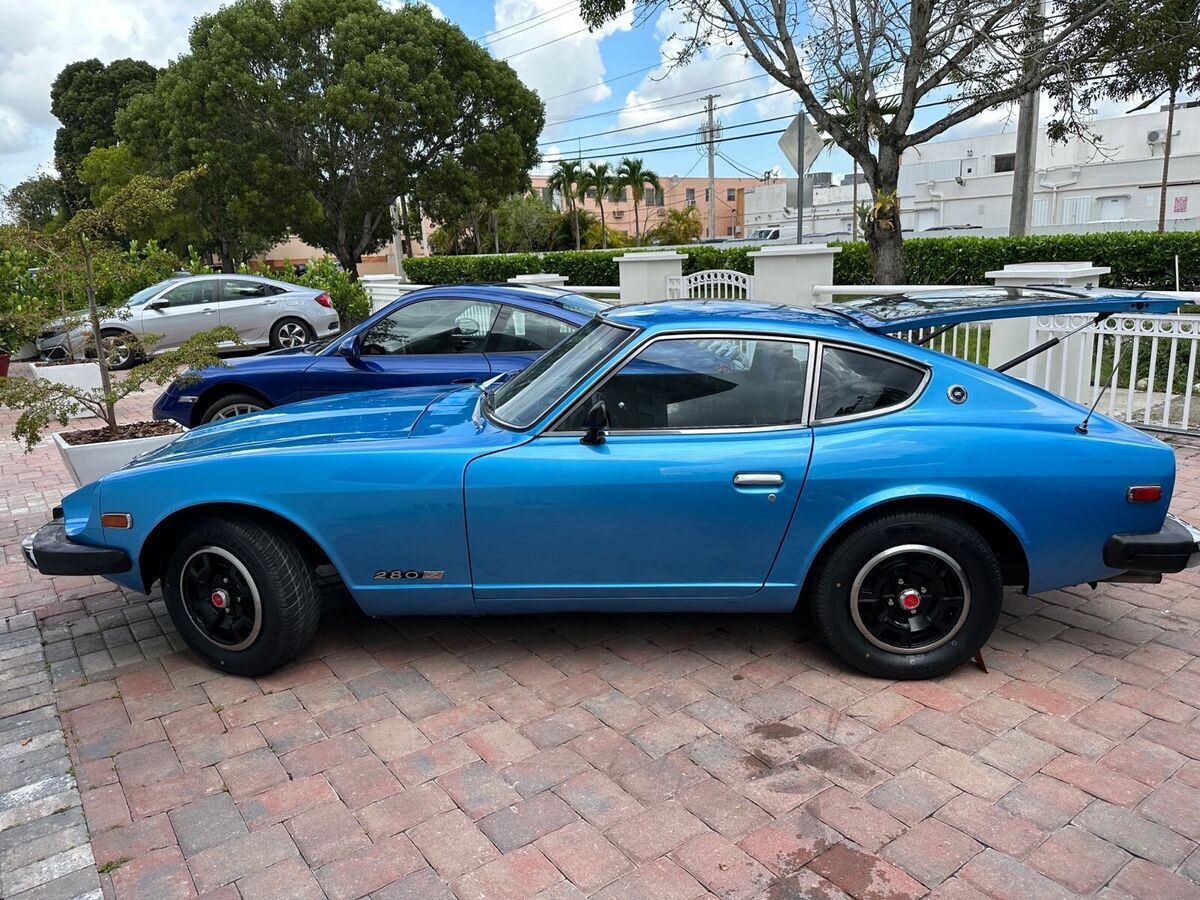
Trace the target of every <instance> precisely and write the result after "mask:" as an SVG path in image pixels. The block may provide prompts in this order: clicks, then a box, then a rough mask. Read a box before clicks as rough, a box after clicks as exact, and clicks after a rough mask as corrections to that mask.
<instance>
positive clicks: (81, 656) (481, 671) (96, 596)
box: [0, 401, 1200, 900]
mask: <svg viewBox="0 0 1200 900" xmlns="http://www.w3.org/2000/svg"><path fill="white" fill-rule="evenodd" d="M146 402H148V401H146ZM146 402H143V407H142V408H143V409H144V408H145V405H146ZM11 421H12V417H11V414H10V413H0V433H2V435H3V437H2V440H3V443H0V514H2V515H0V616H2V617H3V622H4V633H3V634H0V672H2V673H3V676H2V679H0V717H3V718H0V895H3V896H5V897H8V898H16V897H21V898H32V897H69V896H76V895H81V894H88V893H89V892H92V893H93V895H98V892H99V890H100V889H101V888H102V889H103V891H104V893H105V894H106V895H107V896H109V897H114V896H115V897H122V898H125V897H129V898H132V897H145V898H154V900H162V898H169V897H174V896H186V895H191V894H193V893H195V892H199V893H201V894H210V895H215V896H221V897H230V898H235V897H239V896H240V897H244V898H247V900H250V898H260V897H320V896H328V897H332V898H346V900H348V898H354V897H361V896H364V895H368V894H370V895H371V896H373V897H377V898H381V900H382V898H400V897H422V898H437V897H449V896H451V895H456V896H458V897H463V898H467V897H481V898H482V897H488V898H508V897H513V898H518V897H531V896H540V897H547V898H550V897H553V898H568V897H581V896H584V895H595V896H598V897H602V898H605V900H608V898H634V897H647V898H674V897H693V896H699V895H703V894H705V893H706V892H711V893H715V894H718V895H721V896H729V897H752V896H763V897H774V898H785V897H810V896H814V897H843V896H845V895H850V896H853V897H861V898H866V897H871V898H890V897H917V896H923V895H925V894H926V893H929V894H930V895H931V896H936V897H953V898H975V897H984V896H991V897H1014V898H1029V897H1066V896H1071V895H1072V894H1083V895H1093V894H1100V895H1102V896H1105V897H1110V898H1120V897H1125V896H1132V897H1147V898H1166V897H1193V896H1200V887H1197V882H1200V853H1198V852H1197V849H1196V847H1197V841H1200V719H1198V718H1197V715H1198V713H1200V661H1198V657H1200V638H1198V637H1197V631H1198V630H1200V599H1198V594H1197V587H1198V585H1200V579H1198V578H1197V577H1196V576H1195V575H1192V574H1187V575H1183V576H1179V577H1172V578H1169V579H1168V580H1166V581H1165V582H1163V583H1162V584H1161V585H1147V586H1124V587H1115V586H1105V587H1101V588H1100V589H1099V590H1096V591H1092V590H1090V589H1088V588H1086V587H1085V588H1080V589H1076V590H1071V591H1063V592H1056V593H1052V594H1046V595H1041V596H1037V597H1029V596H1024V595H1020V594H1013V595H1011V596H1009V597H1008V598H1007V601H1006V605H1005V612H1004V615H1003V617H1002V621H1001V629H1000V630H999V631H998V632H997V634H996V636H995V637H994V639H993V640H992V642H991V645H990V647H989V648H988V650H987V653H986V657H987V663H988V665H989V667H990V668H991V672H990V674H984V673H983V672H982V671H980V670H979V669H977V668H975V667H973V666H970V667H966V668H963V669H962V670H960V671H958V672H956V673H955V674H953V675H952V676H950V677H948V678H944V679H941V680H939V681H931V682H909V683H889V682H886V681H880V680H875V679H871V678H865V677H863V676H861V675H858V674H856V673H854V672H852V671H850V670H848V669H846V668H845V667H844V666H843V665H841V664H840V663H838V662H837V661H836V660H834V659H833V658H832V657H831V656H830V655H829V654H828V653H827V652H826V651H825V650H823V649H822V648H821V647H820V646H818V645H816V644H814V643H811V642H807V641H805V640H804V638H803V629H802V626H801V627H800V628H798V627H797V623H796V622H794V621H793V620H791V619H789V618H784V617H767V616H744V617H739V616H724V617H717V616H703V617H700V616H672V617H664V616H580V615H575V616H531V617H520V618H517V617H514V618H485V619H451V618H402V619H395V620H391V621H371V620H368V619H366V618H365V617H363V616H361V615H360V614H358V613H356V612H354V611H353V610H352V609H350V608H347V607H346V606H345V604H344V603H343V604H338V603H336V602H335V603H333V604H332V606H331V609H330V612H329V614H328V615H327V616H326V619H325V622H324V623H323V625H322V627H321V630H320V633H319V635H318V637H317V640H316V641H315V643H314V644H313V645H312V647H311V648H310V649H309V651H308V652H307V653H306V654H305V656H304V658H303V660H302V661H301V662H299V663H298V664H296V665H293V666H290V667H288V668H287V669H285V670H283V671H280V672H278V673H277V674H275V675H272V676H271V677H268V678H260V679H257V680H249V679H242V678H233V677H229V676H224V675H221V674H218V673H217V672H214V671H213V670H211V669H209V668H206V667H204V666H202V665H199V664H198V663H197V661H196V660H195V659H194V658H193V657H191V656H190V655H189V654H187V653H186V652H179V650H178V648H179V644H178V638H177V637H176V636H175V635H174V634H173V633H172V632H171V629H170V626H169V623H168V621H167V620H166V618H165V616H164V610H163V608H162V603H161V601H160V600H157V599H151V600H149V601H148V600H147V599H146V598H144V597H140V596H136V595H127V594H125V593H123V592H121V591H119V590H116V589H114V588H112V587H111V586H109V585H107V584H106V583H103V582H100V581H95V582H94V581H93V580H91V579H54V580H50V579H46V578H42V577H39V576H37V575H36V574H34V573H31V572H30V571H28V570H27V569H26V567H25V565H24V563H23V562H22V561H21V560H20V557H19V552H18V540H19V536H20V535H21V534H23V533H25V532H27V531H28V530H30V529H32V528H34V527H35V526H37V525H39V524H41V522H42V521H43V520H44V519H45V518H46V516H47V515H48V510H49V508H50V507H51V506H52V505H53V504H55V503H57V502H58V499H59V497H60V495H61V493H62V492H63V491H64V487H65V478H64V476H63V471H62V467H61V465H60V463H59V461H58V460H57V459H56V458H55V457H53V455H52V451H51V450H49V449H46V448H43V449H39V450H38V451H37V452H35V453H34V454H33V455H31V456H24V455H22V454H21V453H20V452H19V450H18V448H17V447H16V445H15V444H14V443H13V442H12V441H11V440H10V439H9V438H8V432H9V431H10V428H11ZM1176 448H1177V453H1178V459H1179V466H1180V474H1181V478H1180V484H1179V487H1178V489H1177V491H1176V508H1177V510H1179V511H1180V512H1182V513H1184V514H1185V515H1189V514H1190V515H1191V517H1192V519H1193V521H1200V508H1198V507H1200V444H1191V443H1186V442H1182V441H1181V442H1178V443H1177V444H1176ZM156 597H157V595H156ZM48 704H49V705H48ZM56 710H57V715H56ZM60 718H61V722H62V724H63V726H64V727H65V731H66V735H67V737H66V741H65V744H64V741H63V737H62V734H61V732H59V731H58V722H59V719H60ZM68 754H69V756H68ZM76 782H77V783H78V789H77V790H76V786H75V784H76ZM81 801H82V813H81V810H80V802H81ZM85 817H86V822H85ZM89 838H90V841H91V847H90V849H89V847H88V840H89ZM93 857H94V862H93ZM97 865H98V868H97Z"/></svg>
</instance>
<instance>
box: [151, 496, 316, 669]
mask: <svg viewBox="0 0 1200 900" xmlns="http://www.w3.org/2000/svg"><path fill="white" fill-rule="evenodd" d="M163 595H164V597H165V599H166V604H167V610H168V612H169V613H170V615H171V620H172V621H173V622H174V623H175V627H176V628H177V629H178V630H179V633H180V635H181V636H182V637H183V639H184V641H185V642H186V643H187V645H188V646H189V647H190V648H191V649H192V650H193V651H194V652H195V653H196V655H197V656H199V657H200V658H201V659H203V660H204V661H205V662H207V663H209V664H210V665H212V666H214V667H215V668H218V669H221V670H223V671H226V672H230V673H232V674H234V675H249V676H256V675H265V674H267V673H268V672H272V671H274V670H275V669H277V668H279V667H280V666H282V665H284V664H285V663H287V662H290V661H291V660H292V659H294V658H295V657H296V656H297V655H298V654H299V653H300V651H302V650H303V649H304V648H305V647H306V646H307V645H308V643H309V641H311V640H312V637H313V634H314V633H315V632H316V628H317V622H318V620H319V618H320V601H319V596H318V590H317V579H316V575H315V574H314V572H313V567H312V565H311V564H310V562H309V560H307V559H306V558H305V556H304V554H303V553H302V552H301V550H300V548H299V547H297V546H296V543H295V542H294V541H293V540H292V539H291V537H289V536H288V535H287V534H284V533H283V532H281V531H279V530H277V529H275V528H273V527H271V526H269V525H265V524H260V523H258V522H256V521H254V520H234V519H224V518H208V519H203V520H201V521H199V522H197V523H195V524H194V525H193V526H192V527H191V528H189V529H188V531H187V533H186V536H185V537H184V538H183V539H182V540H181V541H180V542H179V544H178V545H177V546H176V548H175V550H174V552H173V553H172V554H171V559H170V561H169V563H168V565H167V573H166V576H165V577H164V579H163Z"/></svg>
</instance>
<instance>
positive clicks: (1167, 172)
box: [1158, 87, 1177, 233]
mask: <svg viewBox="0 0 1200 900" xmlns="http://www.w3.org/2000/svg"><path fill="white" fill-rule="evenodd" d="M1176 96H1177V92H1176V90H1175V88H1174V87H1172V88H1171V92H1170V93H1169V94H1168V95H1167V139H1166V140H1165V141H1164V142H1163V170H1162V186H1161V187H1160V188H1159V192H1158V230H1159V233H1162V232H1163V231H1166V230H1167V182H1168V181H1170V176H1171V132H1172V131H1174V130H1175V97H1176Z"/></svg>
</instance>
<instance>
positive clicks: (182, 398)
mask: <svg viewBox="0 0 1200 900" xmlns="http://www.w3.org/2000/svg"><path fill="white" fill-rule="evenodd" d="M175 399H176V400H177V401H178V402H180V403H195V402H196V401H197V400H199V399H200V398H199V397H194V396H192V395H191V394H180V395H179V396H178V397H176V398H175Z"/></svg>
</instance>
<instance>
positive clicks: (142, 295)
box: [125, 278, 180, 306]
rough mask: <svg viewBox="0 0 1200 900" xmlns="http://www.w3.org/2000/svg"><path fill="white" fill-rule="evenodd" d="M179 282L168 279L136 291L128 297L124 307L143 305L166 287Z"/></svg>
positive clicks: (175, 279)
mask: <svg viewBox="0 0 1200 900" xmlns="http://www.w3.org/2000/svg"><path fill="white" fill-rule="evenodd" d="M179 280H180V279H178V278H168V279H167V280H166V281H160V282H159V283H158V284H152V285H150V287H148V288H142V289H141V290H140V291H138V292H137V293H136V294H134V295H133V296H132V297H130V298H129V299H128V300H126V301H125V305H126V306H141V305H142V304H143V303H145V302H146V301H147V300H149V299H150V298H151V297H153V296H155V295H157V294H158V292H159V291H161V290H162V289H163V288H165V287H166V286H167V285H169V284H172V283H174V282H176V281H179Z"/></svg>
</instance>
